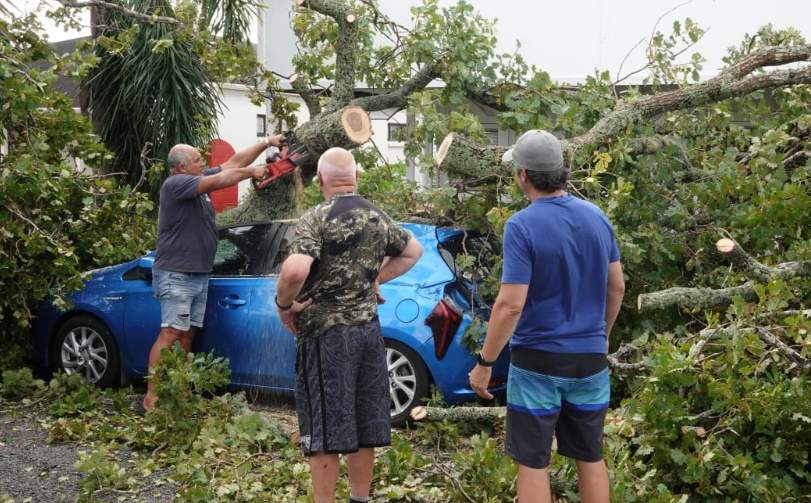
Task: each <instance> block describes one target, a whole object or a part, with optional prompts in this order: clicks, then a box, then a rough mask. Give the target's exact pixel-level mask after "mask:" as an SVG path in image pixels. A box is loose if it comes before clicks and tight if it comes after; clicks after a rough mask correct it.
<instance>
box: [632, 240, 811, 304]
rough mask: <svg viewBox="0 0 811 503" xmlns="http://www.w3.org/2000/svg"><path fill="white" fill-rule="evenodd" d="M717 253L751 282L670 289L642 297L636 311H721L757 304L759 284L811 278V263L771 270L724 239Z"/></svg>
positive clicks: (718, 242) (638, 301)
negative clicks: (734, 304)
mask: <svg viewBox="0 0 811 503" xmlns="http://www.w3.org/2000/svg"><path fill="white" fill-rule="evenodd" d="M715 247H716V249H717V250H718V253H720V254H722V255H724V256H726V257H727V258H729V260H730V262H732V263H733V264H734V265H735V266H736V267H737V268H738V269H739V270H740V271H741V272H742V273H743V274H744V275H745V276H746V277H747V278H750V280H751V281H747V282H746V283H744V284H742V285H738V286H734V287H730V288H720V289H717V290H716V289H712V288H688V287H677V288H668V289H667V290H661V291H658V292H653V293H643V294H641V295H639V296H638V297H637V299H636V301H637V309H639V310H640V311H653V310H657V309H667V308H671V307H677V308H679V309H696V308H698V309H710V310H712V309H721V308H724V307H727V306H729V305H731V304H732V302H733V299H734V298H735V297H741V298H742V299H743V300H745V301H746V302H757V300H758V295H757V292H756V291H755V284H756V282H759V283H763V284H768V283H770V282H772V281H774V280H775V279H783V280H786V279H790V278H793V277H797V276H802V277H807V276H811V263H810V262H808V261H794V262H784V263H782V264H778V265H775V266H772V267H769V266H765V265H763V264H761V263H760V262H758V261H757V260H755V259H754V258H753V257H752V256H751V255H749V254H747V253H746V252H745V251H744V250H743V249H742V248H741V247H740V245H739V244H738V243H736V242H735V241H734V240H732V239H729V238H723V239H720V240H718V241H717V242H716V244H715Z"/></svg>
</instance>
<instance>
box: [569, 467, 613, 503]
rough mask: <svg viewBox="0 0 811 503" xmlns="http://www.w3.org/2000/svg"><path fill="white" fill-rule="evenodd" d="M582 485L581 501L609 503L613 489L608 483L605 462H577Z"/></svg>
mask: <svg viewBox="0 0 811 503" xmlns="http://www.w3.org/2000/svg"><path fill="white" fill-rule="evenodd" d="M577 475H578V478H579V485H580V501H582V502H583V503H608V502H609V501H610V499H611V487H610V485H609V482H608V467H607V466H606V464H605V460H601V461H597V462H594V463H587V462H586V461H577Z"/></svg>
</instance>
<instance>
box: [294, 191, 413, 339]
mask: <svg viewBox="0 0 811 503" xmlns="http://www.w3.org/2000/svg"><path fill="white" fill-rule="evenodd" d="M410 239H411V233H410V232H408V231H407V230H405V229H404V228H402V227H400V226H399V225H397V224H396V223H395V222H394V221H393V220H392V219H391V218H390V217H389V216H388V215H386V214H385V213H384V212H383V211H382V210H380V209H379V208H377V207H376V206H375V205H373V204H372V203H370V202H369V201H367V200H366V199H364V198H363V197H361V196H359V195H357V194H355V193H354V192H343V193H340V194H335V195H334V196H332V197H331V198H330V199H329V200H328V201H325V202H323V203H321V204H319V205H318V206H316V207H314V208H312V209H310V210H308V211H307V212H306V213H304V215H302V217H301V218H300V219H299V223H298V224H297V225H296V237H295V239H294V240H293V243H292V245H291V252H292V253H301V254H304V255H308V256H310V257H313V258H314V259H315V261H314V262H313V265H312V267H311V268H310V274H309V276H308V277H307V280H306V281H305V283H304V287H303V288H302V289H301V293H300V294H299V295H298V297H297V300H299V301H303V300H306V299H309V298H312V299H313V303H312V304H311V305H310V306H309V307H308V308H306V309H305V310H303V311H302V312H300V313H299V314H298V318H297V324H298V335H297V336H296V341H297V342H302V341H306V340H311V339H314V338H316V337H319V336H320V335H321V334H323V333H324V332H325V331H326V330H327V329H329V328H330V327H332V326H334V325H363V324H365V323H369V322H370V321H372V320H374V319H375V318H376V317H377V297H376V296H375V292H374V281H375V279H376V278H377V274H378V271H379V270H380V265H381V264H382V263H383V260H384V258H385V257H387V256H397V255H400V254H401V253H402V252H403V250H404V249H405V247H406V245H407V244H408V242H409V240H410Z"/></svg>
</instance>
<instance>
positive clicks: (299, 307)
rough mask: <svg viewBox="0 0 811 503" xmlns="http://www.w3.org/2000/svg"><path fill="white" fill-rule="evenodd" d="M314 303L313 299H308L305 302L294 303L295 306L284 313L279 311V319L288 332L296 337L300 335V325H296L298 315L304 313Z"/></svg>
mask: <svg viewBox="0 0 811 503" xmlns="http://www.w3.org/2000/svg"><path fill="white" fill-rule="evenodd" d="M312 303H313V299H307V300H305V301H304V302H296V301H293V305H292V307H291V308H290V309H285V310H284V311H282V310H281V309H279V318H280V319H281V320H282V324H283V325H284V328H286V329H287V331H288V332H290V333H291V334H293V335H295V334H297V333H298V324H297V323H296V317H297V315H298V313H300V312H302V311H304V309H306V308H307V307H309V305H310V304H312Z"/></svg>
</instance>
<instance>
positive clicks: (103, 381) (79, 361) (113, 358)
mask: <svg viewBox="0 0 811 503" xmlns="http://www.w3.org/2000/svg"><path fill="white" fill-rule="evenodd" d="M54 343H55V344H54V351H53V361H54V367H56V368H57V369H59V370H62V371H63V372H65V373H66V374H68V375H70V374H79V375H81V376H82V377H84V378H85V379H87V380H88V381H90V382H92V383H94V384H96V385H98V386H101V387H109V386H112V385H113V384H115V382H116V379H117V378H118V377H119V369H120V367H121V359H120V356H119V354H118V344H116V342H115V339H114V338H113V336H112V334H111V333H110V331H109V330H108V329H107V327H106V326H104V324H103V323H102V322H100V321H99V320H97V319H96V318H93V317H91V316H76V317H74V318H71V319H69V320H68V321H66V322H65V323H64V324H63V325H62V326H61V327H59V330H58V331H57V333H56V338H55V340H54Z"/></svg>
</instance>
